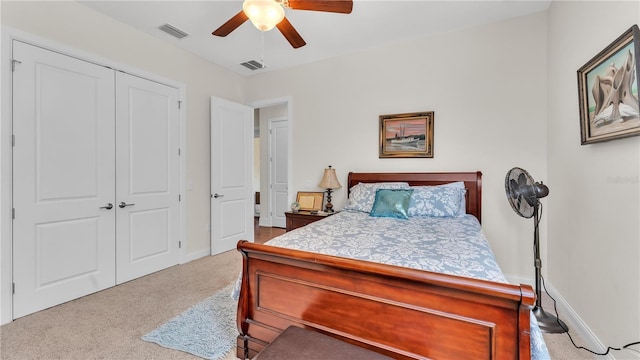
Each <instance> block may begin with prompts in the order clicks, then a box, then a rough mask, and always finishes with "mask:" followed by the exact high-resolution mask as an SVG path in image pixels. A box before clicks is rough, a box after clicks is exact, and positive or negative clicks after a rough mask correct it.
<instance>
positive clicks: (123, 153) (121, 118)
mask: <svg viewBox="0 0 640 360" xmlns="http://www.w3.org/2000/svg"><path fill="white" fill-rule="evenodd" d="M178 96H179V92H178V90H177V89H176V88H172V87H169V86H166V85H162V84H159V83H156V82H153V81H149V80H146V79H142V78H139V77H136V76H132V75H129V74H125V73H121V72H118V73H116V122H117V123H116V164H117V171H116V199H117V200H116V202H117V204H116V206H117V211H116V249H117V250H116V259H117V263H116V264H117V265H116V269H117V275H116V281H117V283H118V284H120V283H122V282H125V281H129V280H131V279H135V278H137V277H140V276H143V275H146V274H150V273H152V272H154V271H158V270H161V269H164V268H166V267H169V266H172V265H176V264H177V263H178V258H179V231H178V230H179V228H178V226H179V212H178V211H179V209H178V205H179V200H178V197H179V173H180V169H179V133H180V127H179V123H178V120H179V114H178Z"/></svg>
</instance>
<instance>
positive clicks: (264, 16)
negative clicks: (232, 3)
mask: <svg viewBox="0 0 640 360" xmlns="http://www.w3.org/2000/svg"><path fill="white" fill-rule="evenodd" d="M242 10H243V11H244V13H245V14H246V15H247V17H248V18H249V20H251V23H252V24H253V26H255V27H256V28H258V30H260V31H269V30H271V29H273V28H274V27H275V26H276V25H277V24H278V23H279V22H280V21H282V19H284V8H283V7H282V5H280V4H279V3H277V2H276V1H275V0H244V3H243V4H242Z"/></svg>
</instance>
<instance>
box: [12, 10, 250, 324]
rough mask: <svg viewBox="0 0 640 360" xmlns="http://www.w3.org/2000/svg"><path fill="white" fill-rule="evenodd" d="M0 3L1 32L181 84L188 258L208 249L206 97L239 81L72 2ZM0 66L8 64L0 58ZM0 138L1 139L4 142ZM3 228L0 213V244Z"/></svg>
mask: <svg viewBox="0 0 640 360" xmlns="http://www.w3.org/2000/svg"><path fill="white" fill-rule="evenodd" d="M0 6H1V24H2V26H3V27H4V31H5V34H6V32H7V29H8V28H7V27H9V28H10V29H16V30H18V31H19V32H21V33H25V34H28V35H29V36H32V35H33V36H35V37H37V38H41V39H44V40H46V41H48V42H50V43H54V44H59V45H62V46H64V47H65V48H67V49H74V50H78V51H80V52H82V53H84V54H91V55H92V56H96V57H100V58H103V59H108V60H110V61H113V62H114V63H117V64H122V65H126V66H127V67H129V68H133V69H139V70H141V71H143V72H145V73H148V74H154V75H158V76H160V77H164V78H166V79H171V80H172V81H175V82H177V83H182V84H185V86H186V99H185V100H186V111H185V114H186V118H185V119H184V120H185V121H186V126H185V127H186V135H185V139H186V144H182V150H183V155H184V158H185V159H186V181H187V183H189V184H191V186H190V188H191V189H192V190H190V191H187V192H186V194H183V199H184V201H186V205H187V208H186V214H185V215H186V227H187V232H186V260H189V259H192V258H195V257H198V256H202V255H206V254H209V244H210V236H209V232H208V229H207V226H208V224H209V214H210V208H209V202H210V179H209V177H210V175H209V169H210V155H209V154H210V150H209V149H210V148H209V134H210V130H209V129H210V127H209V121H210V120H209V98H210V96H212V95H213V96H218V97H223V98H227V99H229V100H232V101H237V102H242V90H243V87H244V82H245V80H244V79H243V78H242V77H240V76H238V75H236V74H234V73H231V72H229V71H227V70H225V69H223V68H221V67H219V66H217V65H213V64H211V63H210V62H207V61H205V60H203V59H202V58H199V57H197V56H195V55H193V54H192V53H190V52H187V51H184V50H180V49H178V48H176V47H175V46H173V45H171V44H169V43H166V42H163V41H161V40H159V39H156V38H154V37H152V36H149V35H147V34H145V33H143V32H140V31H138V30H135V29H133V28H132V27H130V26H128V25H125V24H123V23H120V22H117V21H115V20H113V19H111V18H109V17H106V16H104V15H102V14H100V13H97V12H95V11H94V10H92V9H90V8H88V7H86V6H84V5H81V4H79V3H76V2H71V1H43V2H33V1H16V2H14V1H1V2H0ZM5 40H6V38H5V37H3V44H2V45H3V47H2V49H3V51H6V50H7V48H8V49H10V46H9V45H8V44H5V43H4V42H5ZM3 56H6V55H5V54H3ZM3 60H4V59H3ZM3 65H8V64H5V63H4V62H3ZM5 84H7V82H6V81H5V80H4V78H3V88H2V89H3V92H5V91H7V88H6V87H5ZM3 95H4V94H3ZM2 99H3V101H5V100H6V97H5V96H3V97H2ZM6 108H7V107H6V104H3V111H5V109H6ZM4 115H5V113H3V121H6V120H7V118H9V120H8V121H10V117H6V116H4ZM3 124H4V122H3ZM3 129H5V127H4V125H3ZM2 136H3V140H5V139H6V136H8V134H5V133H3V134H2ZM0 143H2V144H6V141H3V142H0ZM2 149H3V153H2V157H1V158H2V159H3V166H2V169H3V174H4V169H5V166H4V163H5V161H7V160H6V159H7V158H8V159H10V155H7V151H5V150H6V148H5V146H4V145H3V147H2ZM8 153H10V151H9V152H8ZM7 156H8V157H7ZM2 182H3V183H2V187H1V188H2V189H3V198H2V201H3V205H4V204H5V201H6V199H7V198H8V196H6V194H5V191H4V189H5V188H6V186H5V184H7V181H6V179H5V178H3V179H2ZM185 188H186V187H185ZM9 191H10V190H9ZM3 209H4V206H3ZM3 216H5V213H3ZM7 228H8V226H6V223H5V222H4V218H3V228H2V234H3V240H2V241H3V243H4V241H5V234H6V233H7ZM9 234H10V233H9ZM9 236H10V235H9ZM9 241H10V240H9ZM8 256H10V254H9V255H8ZM2 259H7V254H6V253H3V254H2ZM9 259H10V257H9ZM9 263H10V261H3V264H2V267H3V269H5V270H6V268H5V266H10V264H9ZM7 274H9V272H8V271H3V273H2V286H1V287H0V294H1V296H0V299H2V304H0V305H1V307H2V314H1V316H0V322H7V321H10V320H11V319H10V318H9V317H10V316H8V315H7V311H6V309H7V303H8V300H7V299H9V300H10V296H11V295H10V294H9V291H7V290H8V289H9V285H10V281H11V279H10V276H7ZM7 281H8V282H7Z"/></svg>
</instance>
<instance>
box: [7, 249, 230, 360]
mask: <svg viewBox="0 0 640 360" xmlns="http://www.w3.org/2000/svg"><path fill="white" fill-rule="evenodd" d="M240 268H241V255H240V254H239V253H238V252H237V251H235V250H232V251H229V252H226V253H223V254H220V255H217V256H208V257H205V258H202V259H198V260H195V261H192V262H190V263H188V264H184V265H178V266H174V267H171V268H169V269H166V270H163V271H160V272H157V273H154V274H151V275H148V276H145V277H142V278H140V279H136V280H133V281H130V282H127V283H125V284H122V285H119V286H116V287H113V288H110V289H107V290H104V291H101V292H98V293H96V294H93V295H89V296H85V297H83V298H80V299H77V300H73V301H70V302H68V303H65V304H62V305H59V306H56V307H53V308H50V309H47V310H44V311H40V312H37V313H35V314H32V315H28V316H25V317H22V318H19V319H17V320H15V321H14V322H12V323H10V324H7V325H4V326H2V327H0V358H1V359H3V360H12V359H16V360H18V359H20V360H27V359H29V360H31V359H65V360H66V359H69V360H71V359H78V360H80V359H82V360H86V359H114V360H115V359H118V360H119V359H123V360H125V359H184V360H193V359H199V358H198V357H195V356H193V355H190V354H187V353H183V352H181V351H175V350H170V349H165V348H163V347H161V346H159V345H156V344H153V343H149V342H145V341H142V340H140V337H141V336H142V335H144V334H146V333H148V332H149V331H151V330H153V329H155V328H156V327H158V326H159V325H161V324H163V323H164V322H165V321H167V320H169V319H171V318H173V317H174V316H176V315H178V314H180V313H182V312H183V311H184V310H186V309H188V308H189V307H191V306H193V305H195V304H196V303H198V302H200V301H202V300H204V299H205V298H207V297H209V296H211V295H212V294H213V293H215V292H216V291H217V290H219V289H221V288H223V287H224V286H226V285H228V284H229V283H230V282H232V281H233V280H234V279H235V278H236V277H237V276H238V272H239V271H240Z"/></svg>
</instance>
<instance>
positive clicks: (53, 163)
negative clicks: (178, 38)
mask: <svg viewBox="0 0 640 360" xmlns="http://www.w3.org/2000/svg"><path fill="white" fill-rule="evenodd" d="M13 57H14V59H15V60H17V61H19V63H16V67H15V71H14V72H13V84H14V87H13V111H14V115H13V132H14V136H15V146H14V149H13V204H14V208H15V219H14V222H13V256H14V258H13V264H14V268H13V278H14V284H15V294H14V298H13V307H14V318H18V317H21V316H24V315H26V314H30V313H33V312H35V311H38V310H42V309H45V308H48V307H51V306H53V305H57V304H60V303H63V302H65V301H68V300H72V299H75V298H78V297H81V296H84V295H87V294H90V293H93V292H96V291H99V290H102V289H105V288H108V287H110V286H113V285H115V247H114V242H115V227H114V219H115V212H116V208H115V204H113V202H114V197H115V178H114V175H113V174H114V169H115V156H114V154H115V131H114V129H115V116H114V109H115V101H114V72H113V70H110V69H107V68H105V67H101V66H97V65H94V64H91V63H88V62H85V61H80V60H77V59H75V58H72V57H69V56H65V55H61V54H58V53H55V52H52V51H49V50H44V49H41V48H38V47H36V46H32V45H28V44H25V43H22V42H19V41H14V43H13ZM110 203H111V205H109V204H110Z"/></svg>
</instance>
